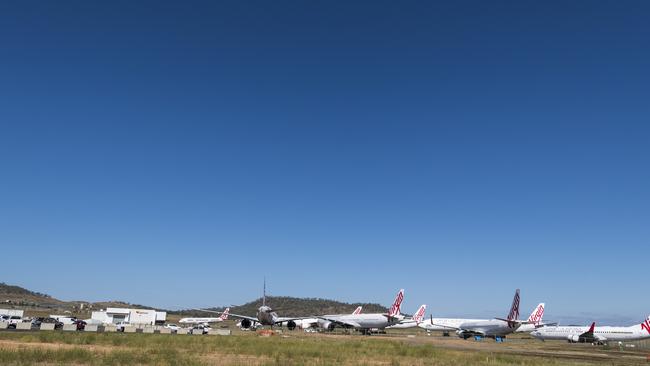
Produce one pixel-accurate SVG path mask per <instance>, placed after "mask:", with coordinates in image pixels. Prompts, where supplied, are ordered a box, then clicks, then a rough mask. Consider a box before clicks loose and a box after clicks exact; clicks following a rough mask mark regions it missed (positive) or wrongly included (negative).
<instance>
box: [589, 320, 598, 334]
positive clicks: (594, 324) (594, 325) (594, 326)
mask: <svg viewBox="0 0 650 366" xmlns="http://www.w3.org/2000/svg"><path fill="white" fill-rule="evenodd" d="M594 329H596V322H593V323H591V326H590V327H589V330H588V331H587V333H593V332H594Z"/></svg>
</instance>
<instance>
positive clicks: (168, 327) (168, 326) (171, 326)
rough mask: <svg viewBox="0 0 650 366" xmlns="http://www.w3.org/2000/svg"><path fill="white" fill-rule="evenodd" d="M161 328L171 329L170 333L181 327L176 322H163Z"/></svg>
mask: <svg viewBox="0 0 650 366" xmlns="http://www.w3.org/2000/svg"><path fill="white" fill-rule="evenodd" d="M163 328H167V329H171V331H172V333H176V332H178V330H179V329H181V327H179V326H178V325H176V324H165V326H164V327H163Z"/></svg>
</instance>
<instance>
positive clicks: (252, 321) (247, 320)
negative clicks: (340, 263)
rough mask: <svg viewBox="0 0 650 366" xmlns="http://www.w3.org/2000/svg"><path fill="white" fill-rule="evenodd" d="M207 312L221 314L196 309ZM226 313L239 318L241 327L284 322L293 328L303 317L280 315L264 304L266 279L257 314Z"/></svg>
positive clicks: (272, 324) (246, 327)
mask: <svg viewBox="0 0 650 366" xmlns="http://www.w3.org/2000/svg"><path fill="white" fill-rule="evenodd" d="M197 310H201V311H205V312H209V313H217V314H223V313H222V312H219V311H212V310H206V309H197ZM228 315H230V316H232V317H234V318H238V319H241V321H240V322H239V326H240V327H241V328H242V329H249V328H251V327H256V328H257V327H261V326H264V325H270V326H271V328H273V326H274V325H280V324H282V323H286V324H287V327H288V328H290V329H295V328H296V320H301V319H303V318H304V317H292V318H291V317H289V318H287V317H280V316H278V314H277V313H276V312H275V311H273V309H272V308H271V307H270V306H267V305H266V280H265V281H264V292H263V295H262V306H260V307H259V308H258V309H257V314H256V316H255V317H252V316H248V315H240V314H233V313H229V314H228Z"/></svg>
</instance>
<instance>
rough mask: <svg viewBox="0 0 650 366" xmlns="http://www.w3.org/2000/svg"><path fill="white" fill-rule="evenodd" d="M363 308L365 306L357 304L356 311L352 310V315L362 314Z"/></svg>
mask: <svg viewBox="0 0 650 366" xmlns="http://www.w3.org/2000/svg"><path fill="white" fill-rule="evenodd" d="M361 309H363V307H361V306H357V308H356V309H354V311H353V312H352V315H359V314H361Z"/></svg>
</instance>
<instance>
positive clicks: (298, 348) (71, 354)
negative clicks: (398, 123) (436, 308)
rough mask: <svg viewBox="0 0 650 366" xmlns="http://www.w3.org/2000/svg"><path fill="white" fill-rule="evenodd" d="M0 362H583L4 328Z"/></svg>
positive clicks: (355, 341)
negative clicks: (16, 330) (22, 330)
mask: <svg viewBox="0 0 650 366" xmlns="http://www.w3.org/2000/svg"><path fill="white" fill-rule="evenodd" d="M0 364H2V365H36V364H47V365H52V364H55V365H56V364H75V365H135V364H142V365H292V364H293V365H303V364H309V365H330V364H344V365H530V366H537V365H585V364H587V363H581V362H578V361H568V360H558V359H554V358H544V357H534V356H521V355H511V354H503V353H495V352H489V351H476V350H456V349H445V348H439V347H436V346H432V345H431V344H413V343H409V342H405V341H404V340H403V339H380V338H373V339H370V338H365V337H322V336H316V337H311V336H306V337H303V336H299V337H288V338H285V337H281V336H273V337H258V336H255V335H252V334H251V335H240V336H230V337H220V336H174V335H162V334H160V335H159V334H115V333H97V334H89V333H75V332H71V333H67V332H65V333H64V332H25V333H20V332H2V333H0Z"/></svg>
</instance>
